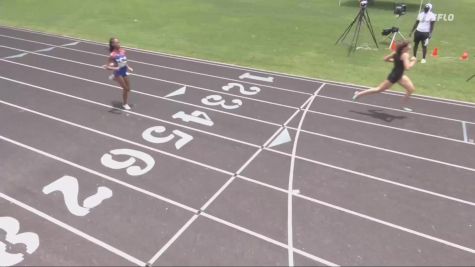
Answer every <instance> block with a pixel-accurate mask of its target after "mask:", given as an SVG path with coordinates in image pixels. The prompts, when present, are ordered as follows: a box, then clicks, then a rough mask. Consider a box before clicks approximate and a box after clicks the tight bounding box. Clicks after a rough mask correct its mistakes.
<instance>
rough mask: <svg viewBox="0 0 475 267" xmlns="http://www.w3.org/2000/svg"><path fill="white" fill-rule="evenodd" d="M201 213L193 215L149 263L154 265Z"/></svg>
mask: <svg viewBox="0 0 475 267" xmlns="http://www.w3.org/2000/svg"><path fill="white" fill-rule="evenodd" d="M198 217H199V215H197V214H195V215H193V216H192V217H191V219H189V220H188V221H187V222H186V223H185V225H183V226H182V227H181V228H180V230H178V232H176V233H175V234H174V235H173V237H172V238H170V240H168V242H167V243H166V244H165V245H164V246H163V247H162V248H161V249H160V250H159V251H158V252H157V253H156V254H155V255H153V257H152V258H151V259H150V260H149V261H148V265H149V266H151V265H153V264H154V263H155V262H156V261H157V260H158V258H160V257H161V256H162V255H163V253H164V252H165V251H166V250H167V249H168V248H169V247H170V246H171V245H172V244H173V243H175V241H176V240H177V239H178V238H179V237H180V236H181V235H182V234H183V233H184V232H185V231H186V229H188V227H190V225H191V224H192V223H193V222H194V221H196V219H198Z"/></svg>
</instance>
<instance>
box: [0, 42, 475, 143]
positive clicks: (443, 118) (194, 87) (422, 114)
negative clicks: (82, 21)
mask: <svg viewBox="0 0 475 267" xmlns="http://www.w3.org/2000/svg"><path fill="white" fill-rule="evenodd" d="M0 47H6V48H9V49H15V50H18V51H24V50H21V49H17V48H13V47H7V46H2V45H0ZM70 50H72V49H70ZM85 53H89V52H85ZM31 54H36V55H38V56H44V57H49V58H53V59H58V60H61V61H65V62H71V63H75V64H79V65H84V66H89V67H94V68H100V67H98V66H95V65H91V64H88V63H83V62H79V61H74V60H69V59H64V58H60V57H55V56H51V55H44V54H37V53H33V52H31ZM98 55H100V54H98ZM101 56H102V55H101ZM5 61H7V62H9V63H12V64H17V65H21V66H25V67H29V68H33V69H38V70H42V71H46V72H50V73H55V74H58V75H63V76H67V77H72V78H75V79H80V80H84V81H88V82H92V83H97V84H102V85H106V86H109V87H114V88H118V89H120V87H118V86H113V85H110V84H106V83H102V82H98V81H94V80H89V79H85V78H82V77H78V76H73V75H69V74H64V73H61V72H56V71H52V70H48V69H44V68H40V67H35V66H31V65H27V64H22V63H18V62H14V61H8V60H5ZM134 75H135V76H137V77H141V78H144V79H151V80H158V81H163V82H167V83H171V84H176V85H182V84H180V83H177V82H173V81H168V80H163V79H158V78H154V77H149V76H144V75H139V74H134ZM187 86H188V85H187ZM189 87H190V88H192V89H197V90H204V91H210V92H219V91H216V90H211V89H207V88H202V87H196V86H189ZM132 92H135V93H138V94H143V95H147V96H152V97H155V98H159V99H164V100H169V101H174V102H177V103H182V104H185V105H190V106H199V105H195V104H191V103H187V102H183V101H176V100H172V99H169V98H168V95H167V96H165V97H161V96H157V95H153V94H148V93H145V92H141V91H135V90H132ZM222 93H223V94H226V95H231V96H235V97H242V96H240V95H235V94H230V93H225V92H222ZM319 97H324V98H328V99H332V100H335V101H342V102H351V101H348V100H344V99H339V98H333V97H328V96H319ZM244 98H246V99H251V100H255V101H259V102H263V103H266V104H270V105H276V106H281V107H285V108H289V109H296V107H293V106H288V105H284V104H279V103H275V102H271V101H266V100H259V99H253V98H249V97H244ZM351 103H356V104H363V105H366V106H372V107H377V108H385V109H389V110H396V111H400V112H406V111H403V110H399V109H394V108H388V107H383V106H377V105H372V104H366V103H361V102H351ZM202 108H205V109H208V110H214V111H217V112H220V113H223V114H228V115H231V116H236V117H241V118H245V119H249V120H254V121H258V122H262V123H270V124H274V125H276V123H272V122H268V121H264V120H260V119H256V118H252V117H248V116H243V115H239V114H234V113H230V112H226V111H221V110H216V109H212V108H209V107H202ZM309 112H311V113H315V114H321V115H324V116H332V117H338V118H341V119H346V120H352V121H358V122H361V123H366V124H371V125H375V126H380V127H387V128H392V129H396V130H401V131H406V132H412V133H416V134H421V135H427V136H434V137H438V138H442V139H446V140H454V141H460V140H457V139H452V138H447V137H443V136H438V135H431V134H427V133H423V132H417V131H412V130H407V129H404V128H396V127H390V126H386V125H382V124H376V123H371V122H365V121H361V120H354V119H351V118H346V117H341V116H337V115H331V114H327V113H323V112H318V111H314V110H309ZM411 113H414V114H418V115H420V116H429V117H435V118H438V119H441V120H450V121H454V120H455V119H451V118H446V117H439V116H434V115H428V114H425V113H417V112H411ZM468 123H471V122H468ZM474 123H475V122H474Z"/></svg>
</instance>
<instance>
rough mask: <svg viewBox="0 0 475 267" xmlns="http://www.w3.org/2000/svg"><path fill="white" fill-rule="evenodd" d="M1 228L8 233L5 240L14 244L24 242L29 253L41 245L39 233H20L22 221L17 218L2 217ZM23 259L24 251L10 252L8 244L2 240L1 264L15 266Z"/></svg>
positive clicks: (0, 248) (0, 249)
mask: <svg viewBox="0 0 475 267" xmlns="http://www.w3.org/2000/svg"><path fill="white" fill-rule="evenodd" d="M0 230H3V231H4V232H5V233H6V234H5V240H6V241H7V242H8V243H10V244H13V245H17V244H23V245H24V246H25V250H26V253H28V254H33V253H34V252H35V251H36V250H37V249H38V247H39V246H40V239H39V237H38V235H37V234H35V233H31V232H27V233H21V234H19V233H18V232H19V231H20V223H19V222H18V221H17V219H15V218H12V217H0ZM2 236H3V233H2ZM23 260H24V254H23V253H15V254H13V253H8V252H7V244H5V243H3V242H2V241H0V266H13V265H16V264H19V263H20V262H22V261H23Z"/></svg>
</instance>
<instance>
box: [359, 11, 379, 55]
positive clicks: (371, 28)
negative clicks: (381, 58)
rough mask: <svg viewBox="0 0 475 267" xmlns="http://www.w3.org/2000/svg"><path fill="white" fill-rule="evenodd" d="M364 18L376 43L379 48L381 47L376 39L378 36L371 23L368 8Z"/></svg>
mask: <svg viewBox="0 0 475 267" xmlns="http://www.w3.org/2000/svg"><path fill="white" fill-rule="evenodd" d="M363 18H364V20H365V22H366V26H367V27H368V29H369V32H370V33H371V37H372V38H373V41H374V44H375V45H376V47H377V48H379V45H378V41H376V36H375V35H374V29H373V25H372V24H371V19H370V18H369V15H368V10H366V13H365V14H364V16H363Z"/></svg>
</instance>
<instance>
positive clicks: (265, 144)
mask: <svg viewBox="0 0 475 267" xmlns="http://www.w3.org/2000/svg"><path fill="white" fill-rule="evenodd" d="M324 85H325V84H322V87H323V86H324ZM308 101H309V100H307V101H305V103H304V104H303V105H302V106H304V105H305V104H306V103H307V102H308ZM299 112H300V109H298V110H296V111H295V112H294V113H293V114H292V116H290V118H289V119H288V120H287V121H286V122H285V123H284V125H282V126H281V127H280V128H279V129H278V130H277V131H276V132H275V133H274V134H273V135H272V136H271V137H270V138H269V139H268V140H267V141H266V142H265V143H264V145H263V146H261V147H259V149H258V150H257V151H256V152H255V153H254V154H253V155H252V156H251V157H250V158H249V159H248V160H247V161H246V162H245V163H244V164H243V165H242V166H241V167H240V168H239V169H238V171H237V172H236V173H235V174H233V175H232V176H231V177H230V178H229V179H228V180H227V181H226V183H225V184H223V186H221V187H220V188H219V189H218V191H216V193H215V194H214V195H213V196H211V197H210V198H209V199H208V201H207V202H206V203H205V204H204V205H203V206H202V207H201V208H200V212H204V211H205V210H206V209H207V208H208V207H209V206H210V205H211V204H212V203H213V202H214V201H215V200H216V199H217V198H218V197H219V196H220V195H221V194H222V193H223V192H224V190H226V188H228V187H229V185H230V184H231V183H232V182H233V181H234V180H235V179H236V177H237V176H238V175H239V174H240V173H241V172H242V171H243V170H244V169H245V168H246V167H247V166H248V165H249V164H250V163H251V162H252V161H253V160H254V159H255V158H256V157H257V156H258V155H259V153H261V152H262V151H263V150H264V147H265V146H267V145H269V144H270V143H271V142H272V140H273V139H274V138H275V137H276V136H277V135H278V134H279V133H280V132H281V131H282V130H283V129H284V127H285V125H286V124H288V123H289V122H290V121H291V120H292V119H293V118H294V117H295V116H296V115H297V114H298V113H299ZM192 222H193V221H192ZM192 222H191V223H190V224H186V225H185V226H184V227H182V228H181V229H180V230H179V232H178V233H177V234H175V235H174V237H173V238H174V240H176V239H177V238H178V237H179V235H180V234H181V233H183V232H184V231H186V229H188V228H189V227H190V226H191V224H192ZM173 238H172V239H173ZM174 240H170V241H171V242H168V243H167V244H166V246H168V247H169V246H171V245H172V243H173V241H174ZM166 249H167V248H161V249H160V250H159V251H158V252H157V254H156V256H154V257H153V259H154V260H155V261H156V260H158V259H159V257H160V255H162V254H163V253H164V252H165V251H166ZM157 255H158V256H157ZM155 261H150V263H151V264H153V263H155Z"/></svg>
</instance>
